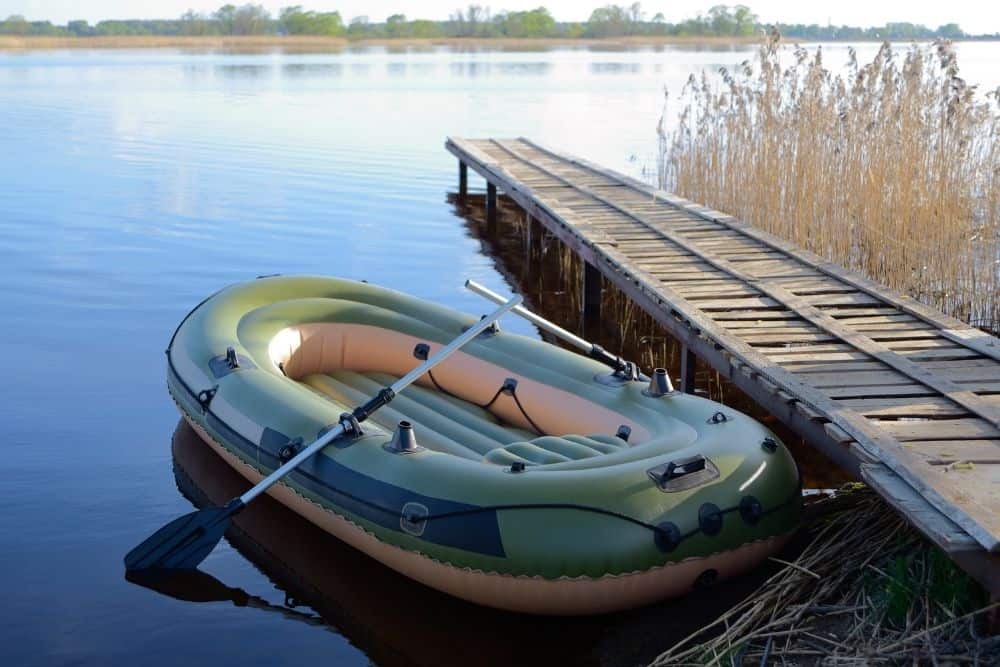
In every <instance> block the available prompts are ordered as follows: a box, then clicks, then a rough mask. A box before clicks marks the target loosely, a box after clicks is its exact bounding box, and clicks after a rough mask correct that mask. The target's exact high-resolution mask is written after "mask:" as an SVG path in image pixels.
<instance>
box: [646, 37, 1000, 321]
mask: <svg viewBox="0 0 1000 667" xmlns="http://www.w3.org/2000/svg"><path fill="white" fill-rule="evenodd" d="M793 54H794V59H793V61H792V62H791V64H790V65H788V66H784V65H782V63H781V62H780V55H781V46H780V41H779V38H778V36H777V35H772V36H771V37H770V38H769V39H768V40H766V41H765V42H764V43H763V44H762V45H761V47H760V50H759V54H758V57H757V59H756V60H755V62H753V63H751V62H744V63H743V64H742V65H741V66H740V67H739V68H738V71H736V72H730V71H726V70H722V71H721V72H720V77H719V79H718V80H717V81H713V80H712V79H710V78H709V76H708V75H706V74H704V73H703V74H702V76H701V77H694V76H693V77H691V79H690V80H689V82H688V84H687V85H686V86H685V88H684V90H683V91H682V93H681V95H680V110H679V115H678V117H677V123H676V125H675V126H673V129H669V130H668V129H666V128H667V126H668V124H667V123H666V122H664V121H665V120H666V118H667V111H668V110H669V106H667V107H665V109H664V121H661V123H660V164H659V178H660V185H661V187H663V188H664V189H666V190H672V191H675V192H677V193H678V194H680V195H682V196H684V197H687V198H689V199H692V200H694V201H698V202H702V203H705V204H707V205H709V206H712V207H714V208H716V209H719V210H722V211H726V212H727V213H730V214H732V215H735V216H737V217H738V218H741V219H743V220H745V221H747V222H749V223H751V224H754V225H756V226H759V227H762V228H764V229H767V230H768V231H771V232H772V233H775V234H777V235H779V236H782V237H784V238H787V239H789V240H791V241H794V242H795V243H797V244H799V245H801V246H803V247H805V248H808V249H809V250H812V251H813V252H816V253H817V254H819V255H822V256H824V257H826V258H828V259H830V260H832V261H835V262H837V263H839V264H843V265H846V266H848V267H850V268H852V269H855V270H857V271H860V272H861V273H863V274H866V275H867V276H869V277H870V278H872V279H874V280H877V281H879V282H882V283H885V284H888V285H889V286H891V287H894V288H896V289H898V290H900V291H903V292H906V293H908V294H910V295H912V296H914V297H916V298H918V299H920V300H922V301H924V302H926V303H929V304H932V305H934V306H936V307H938V308H940V309H942V310H944V311H945V312H947V313H949V314H951V315H954V316H955V317H958V318H959V319H962V320H965V321H967V322H970V323H972V324H974V325H977V326H982V327H985V328H989V329H991V330H993V331H997V330H1000V116H998V113H997V106H998V102H1000V89H997V90H994V91H990V92H989V93H987V94H978V93H977V92H976V91H975V88H974V87H973V86H971V85H969V84H967V83H966V82H965V81H964V80H963V79H962V78H961V77H960V76H959V70H958V62H957V59H956V57H955V52H954V51H953V49H952V47H951V44H950V43H948V42H936V43H934V44H933V45H931V46H925V47H920V46H917V45H914V46H912V47H909V48H908V49H906V50H905V52H904V53H903V54H902V55H901V56H900V54H898V53H897V52H896V51H895V50H893V48H892V47H891V46H890V45H889V44H885V45H883V46H882V48H881V49H880V50H879V52H878V55H876V56H875V59H874V60H873V61H872V62H871V63H869V64H867V65H863V66H861V65H859V64H858V61H857V57H856V54H855V53H854V51H853V50H851V52H850V60H849V62H848V64H847V68H846V71H845V70H842V69H839V68H838V72H840V73H838V72H834V71H831V70H830V69H827V67H826V66H825V65H824V61H823V53H822V50H821V49H819V48H817V49H816V51H815V52H814V53H811V52H809V51H807V50H806V49H803V48H800V47H796V48H795V49H794V51H793Z"/></svg>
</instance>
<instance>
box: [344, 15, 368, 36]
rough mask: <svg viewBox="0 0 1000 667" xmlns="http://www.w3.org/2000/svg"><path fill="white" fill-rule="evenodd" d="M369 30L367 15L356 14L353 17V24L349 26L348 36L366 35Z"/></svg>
mask: <svg viewBox="0 0 1000 667" xmlns="http://www.w3.org/2000/svg"><path fill="white" fill-rule="evenodd" d="M368 31H369V23H368V17H367V16H355V17H354V18H353V19H351V25H349V26H348V27H347V35H348V37H365V36H366V35H367V34H368Z"/></svg>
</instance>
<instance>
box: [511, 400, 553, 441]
mask: <svg viewBox="0 0 1000 667" xmlns="http://www.w3.org/2000/svg"><path fill="white" fill-rule="evenodd" d="M510 397H511V398H513V399H514V403H516V404H517V409H518V410H520V411H521V415H523V416H524V418H525V419H527V420H528V423H529V424H531V428H533V429H535V433H537V434H538V435H545V431H543V430H542V429H540V428H539V427H538V424H536V423H535V420H534V419H532V418H531V417H529V416H528V413H527V411H525V409H524V406H523V405H521V399H519V398H518V397H517V392H516V391H511V392H510Z"/></svg>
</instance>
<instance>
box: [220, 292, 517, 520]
mask: <svg viewBox="0 0 1000 667" xmlns="http://www.w3.org/2000/svg"><path fill="white" fill-rule="evenodd" d="M522 300H523V299H522V297H521V296H520V295H515V296H514V297H512V298H511V299H510V300H509V301H505V300H503V299H501V300H500V303H501V304H503V305H501V306H500V308H497V309H496V310H495V311H493V312H492V313H490V314H489V315H488V316H486V317H484V318H483V319H481V320H479V321H478V322H476V323H475V324H474V325H472V326H471V327H469V328H468V329H466V330H465V332H463V333H462V335H461V336H459V337H458V338H456V339H455V340H453V341H451V342H450V343H448V344H447V345H445V346H444V347H442V348H441V349H440V350H438V351H437V352H436V353H435V354H434V355H432V356H431V357H430V358H429V359H428V360H427V361H425V362H424V363H422V364H420V365H419V366H417V367H416V368H414V369H413V370H412V371H410V372H409V373H407V374H406V375H404V376H403V377H401V378H399V379H398V380H396V381H395V382H393V383H392V384H391V385H389V386H388V387H387V388H386V389H383V390H382V391H381V392H379V394H378V395H377V396H376V397H374V398H373V399H372V400H371V401H369V402H368V403H366V404H365V405H364V406H361V407H360V408H359V409H357V410H355V411H354V416H355V417H356V418H357V420H358V421H359V422H360V421H364V420H365V419H366V418H367V417H368V415H369V414H371V413H372V412H374V411H375V410H377V409H378V408H380V407H382V406H383V405H385V404H386V403H388V402H389V401H391V400H392V399H393V397H394V396H395V395H396V394H398V393H399V392H401V391H403V390H404V389H406V388H407V387H409V386H410V385H411V384H413V383H414V382H416V381H417V379H418V378H420V376H422V375H424V374H425V373H427V372H428V371H429V370H431V369H432V368H434V367H435V366H437V365H438V364H440V363H441V362H442V361H444V360H445V359H447V358H448V357H449V356H451V355H452V354H453V353H454V352H455V351H456V350H458V349H459V348H460V347H462V346H463V345H465V344H466V343H468V342H469V341H470V340H472V339H473V338H475V337H476V336H478V335H479V334H481V333H482V332H483V331H485V330H486V329H487V328H488V327H489V326H490V325H491V324H493V323H494V322H496V321H497V320H498V319H500V318H501V317H503V315H505V314H506V313H507V312H508V311H510V310H513V309H515V308H517V307H518V306H519V305H520V303H521V301H522ZM346 430H347V427H346V426H345V425H344V423H343V422H338V423H337V425H336V426H334V427H333V428H332V429H330V430H329V431H327V432H326V433H324V434H323V435H321V436H320V437H319V438H317V439H316V440H314V441H313V442H312V444H310V445H309V446H308V447H306V448H305V449H303V450H301V451H300V452H299V453H298V454H296V455H295V456H293V457H292V458H290V459H289V460H288V461H287V462H286V463H285V464H284V465H282V466H281V467H280V468H278V469H277V470H275V471H274V472H272V473H271V474H270V475H268V476H267V477H265V478H264V479H262V480H261V481H259V482H257V484H255V485H254V486H253V488H251V489H249V490H248V491H247V492H246V493H244V494H243V495H242V496H240V498H239V501H240V502H241V503H242V504H244V505H246V504H247V503H249V502H250V501H251V500H253V499H254V498H256V497H257V496H259V495H260V494H262V493H264V492H265V491H267V490H268V489H269V488H271V487H272V486H274V484H275V483H276V482H278V480H280V479H281V478H282V477H284V476H285V475H287V474H288V473H289V472H290V471H291V470H292V469H294V468H296V467H297V466H298V465H299V464H300V463H302V462H303V461H305V460H306V459H308V458H309V457H310V456H312V455H313V454H315V453H316V452H318V451H319V450H320V449H322V448H323V447H325V446H327V445H328V444H330V443H331V442H333V441H334V440H336V439H337V438H339V437H340V436H342V435H344V433H345V431H346Z"/></svg>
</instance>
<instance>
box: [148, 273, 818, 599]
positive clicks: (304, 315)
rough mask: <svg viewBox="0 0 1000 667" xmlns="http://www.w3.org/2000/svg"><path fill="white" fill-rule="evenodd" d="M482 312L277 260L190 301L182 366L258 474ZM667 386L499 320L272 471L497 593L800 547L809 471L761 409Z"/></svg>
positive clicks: (382, 550) (352, 534)
mask: <svg viewBox="0 0 1000 667" xmlns="http://www.w3.org/2000/svg"><path fill="white" fill-rule="evenodd" d="M473 321H474V319H473V318H470V317H468V316H465V315H462V314H460V313H457V312H454V311H452V310H448V309H445V308H441V307H438V306H435V305H433V304H429V303H426V302H424V301H420V300H418V299H414V298H412V297H409V296H406V295H403V294H400V293H398V292H393V291H390V290H386V289H383V288H379V287H375V286H372V285H369V284H367V283H359V282H353V281H347V280H338V279H332V278H319V277H271V278H263V279H259V280H256V281H253V282H249V283H244V284H240V285H235V286H233V287H229V288H227V289H225V290H223V291H221V292H219V293H217V294H215V295H214V296H212V297H210V298H209V299H207V300H206V301H204V302H203V303H202V304H200V305H199V306H198V307H197V308H195V310H194V311H192V312H191V313H190V314H189V315H188V317H187V318H185V320H184V321H183V322H182V323H181V325H180V327H179V328H178V329H177V331H176V332H175V334H174V337H173V339H172V340H171V342H170V346H169V348H168V351H167V356H168V386H169V389H170V392H171V394H172V396H173V397H174V399H175V401H176V402H177V404H178V406H179V407H180V409H181V412H182V413H183V415H184V416H185V418H186V419H187V420H188V421H189V422H190V423H191V425H192V426H193V427H194V428H195V429H196V430H197V432H198V433H199V434H200V435H201V437H202V438H203V439H204V440H205V441H206V442H207V443H208V444H210V445H211V446H212V447H213V448H214V449H215V450H216V451H218V453H219V454H220V455H221V456H222V457H223V458H224V459H225V460H226V461H227V462H229V463H230V465H232V466H233V467H234V468H235V469H236V470H237V471H239V472H240V473H241V474H242V475H243V476H244V477H246V478H247V479H249V480H251V481H257V480H258V479H260V478H261V477H262V476H263V475H266V474H267V473H268V472H270V471H271V470H273V469H274V468H276V467H277V466H278V465H280V463H281V461H282V460H283V459H287V458H288V457H290V456H292V455H294V453H295V451H296V450H297V448H298V447H300V446H301V445H302V444H303V443H308V442H309V441H311V440H313V439H314V438H316V437H317V435H318V434H320V433H322V432H323V430H324V429H326V428H328V427H329V426H331V425H332V424H335V423H337V421H338V419H339V416H340V415H341V413H343V412H345V411H348V410H349V409H350V408H351V407H353V406H354V405H357V404H360V403H362V402H364V401H365V400H366V399H367V398H369V397H371V396H372V395H373V394H375V393H376V392H377V391H378V390H379V388H381V387H382V386H384V385H385V384H388V383H389V382H391V381H392V380H393V379H395V378H396V377H399V376H401V375H403V374H404V373H405V372H407V371H409V370H410V369H411V368H413V367H414V366H415V365H417V364H419V363H420V360H421V359H422V358H425V357H426V356H427V355H429V354H433V353H434V351H436V350H437V349H439V348H440V347H441V346H442V345H444V344H446V343H447V342H448V341H450V340H451V339H452V338H454V337H455V336H457V335H458V334H459V333H460V332H461V331H462V328H463V327H466V326H468V325H470V324H471V323H472V322H473ZM652 389H653V390H650V387H649V386H648V385H647V383H641V382H625V381H618V380H617V379H616V378H613V377H610V376H609V375H608V371H607V369H606V368H605V367H603V366H601V365H599V364H597V363H596V362H594V361H592V360H589V359H586V358H584V357H582V356H579V355H577V354H573V353H571V352H567V351H566V350H563V349H561V348H558V347H555V346H553V345H549V344H547V343H544V342H541V341H538V340H533V339H530V338H527V337H524V336H519V335H514V334H509V333H505V332H502V331H497V332H491V333H489V334H488V335H485V334H484V335H483V336H481V337H480V338H479V339H477V340H476V341H473V342H472V343H470V344H469V345H467V346H466V347H465V348H464V349H463V350H462V351H460V352H458V353H456V354H455V355H453V356H452V357H451V358H449V359H448V360H447V361H446V362H444V363H443V364H442V365H441V366H439V367H438V368H436V369H435V370H434V372H433V373H432V374H431V375H429V376H426V377H424V378H423V379H422V380H420V381H419V383H418V384H417V385H414V386H412V387H410V388H408V389H407V390H406V391H404V392H403V393H402V394H401V395H400V396H398V397H397V398H396V399H395V400H394V401H393V402H392V403H391V404H390V405H389V406H387V407H385V408H382V409H381V410H379V411H378V412H377V413H375V415H374V416H373V417H372V418H371V419H370V420H369V421H367V422H365V424H364V426H363V428H364V434H363V435H361V436H360V437H344V438H341V439H338V440H336V441H334V443H332V444H331V445H330V446H328V447H327V448H326V449H325V450H324V451H322V452H321V453H319V454H318V455H316V456H314V457H313V458H312V459H311V460H309V461H307V462H305V463H304V464H302V465H301V466H300V467H299V468H298V469H297V470H296V471H295V472H293V473H291V474H290V475H289V476H288V477H286V478H285V480H284V483H282V484H278V485H276V486H275V487H273V488H272V490H271V491H270V492H269V493H270V494H271V495H272V496H274V497H275V498H277V499H278V500H280V501H281V502H282V503H284V504H285V505H287V506H288V507H290V508H291V509H292V510H294V511H296V512H297V513H298V514H300V515H302V516H303V517H305V518H307V519H309V520H310V521H312V522H313V523H315V524H316V525H318V526H320V527H322V528H323V529H325V530H327V531H328V532H329V533H331V534H333V535H336V536H337V537H339V538H340V539H342V540H344V541H346V542H348V543H350V544H352V545H353V546H355V547H357V548H358V549H361V550H362V551H365V552H366V553H368V554H370V555H371V556H372V557H374V558H376V559H378V560H380V561H381V562H383V563H385V564H386V565H388V566H389V567H392V568H394V569H396V570H398V571H399V572H402V573H403V574H405V575H407V576H409V577H412V578H413V579H416V580H417V581H420V582H423V583H425V584H427V585H429V586H433V587H434V588H437V589H439V590H442V591H444V592H447V593H450V594H452V595H455V596H458V597H461V598H464V599H467V600H471V601H473V602H477V603H480V604H484V605H490V606H493V607H499V608H503V609H510V610H517V611H525V612H533V613H542V614H589V613H599V612H606V611H613V610H617V609H624V608H628V607H633V606H637V605H640V604H644V603H647V602H651V601H653V600H656V599H660V598H664V597H669V596H674V595H679V594H682V593H685V592H687V591H689V590H691V589H692V587H698V586H708V585H711V584H713V583H714V582H715V581H717V580H720V579H723V578H725V577H728V576H731V575H734V574H737V573H739V572H741V571H743V570H746V569H747V568H749V567H752V566H753V565H754V564H756V563H758V562H759V561H760V560H761V559H763V558H765V557H766V556H767V555H768V554H770V553H773V552H774V551H775V550H777V549H778V548H780V546H781V545H782V544H783V542H784V540H785V539H786V538H787V536H788V535H789V534H790V533H791V531H792V530H794V527H795V526H796V523H797V521H798V515H799V507H800V504H799V498H800V490H799V478H798V474H797V470H796V467H795V463H794V461H793V459H792V457H791V456H790V454H789V453H788V452H787V450H786V449H785V448H784V446H782V445H781V444H780V442H778V440H777V438H776V437H775V436H774V435H773V434H772V433H770V432H769V431H768V430H767V429H766V428H764V427H763V426H761V425H760V424H758V423H757V422H755V421H753V420H752V419H750V418H749V417H747V416H745V415H743V414H741V413H739V412H736V411H735V410H732V409H730V408H727V407H724V406H722V405H719V404H717V403H713V402H711V401H708V400H705V399H702V398H698V397H695V396H690V395H685V394H680V393H676V392H673V393H667V394H665V395H660V393H659V392H658V391H656V390H655V386H654V387H653V388H652ZM400 422H407V424H406V425H403V426H402V427H399V426H398V424H399V423H400ZM331 566H333V565H331Z"/></svg>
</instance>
